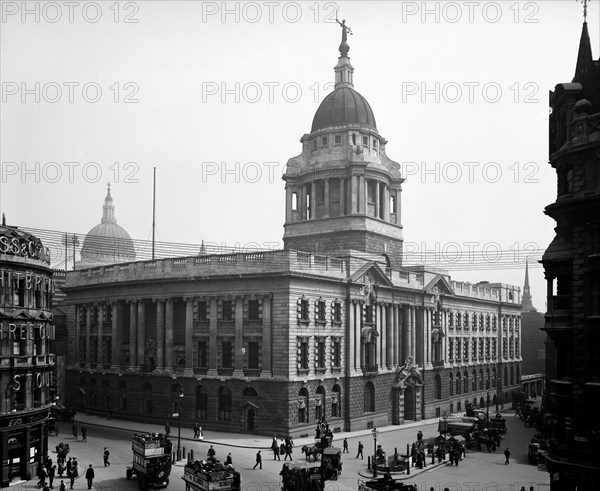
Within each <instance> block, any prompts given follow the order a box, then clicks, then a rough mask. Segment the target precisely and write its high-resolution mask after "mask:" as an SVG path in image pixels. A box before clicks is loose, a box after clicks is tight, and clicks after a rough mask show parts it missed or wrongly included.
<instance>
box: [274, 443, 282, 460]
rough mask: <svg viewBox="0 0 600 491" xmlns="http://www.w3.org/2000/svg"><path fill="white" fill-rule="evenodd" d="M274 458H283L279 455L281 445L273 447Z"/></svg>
mask: <svg viewBox="0 0 600 491" xmlns="http://www.w3.org/2000/svg"><path fill="white" fill-rule="evenodd" d="M273 460H281V457H280V456H279V445H275V446H274V447H273Z"/></svg>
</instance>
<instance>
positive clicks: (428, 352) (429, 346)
mask: <svg viewBox="0 0 600 491" xmlns="http://www.w3.org/2000/svg"><path fill="white" fill-rule="evenodd" d="M431 323H432V310H431V309H427V310H426V311H425V359H424V360H423V363H425V364H427V365H431V360H432V359H433V357H432V350H433V340H432V339H431V325H432V324H431Z"/></svg>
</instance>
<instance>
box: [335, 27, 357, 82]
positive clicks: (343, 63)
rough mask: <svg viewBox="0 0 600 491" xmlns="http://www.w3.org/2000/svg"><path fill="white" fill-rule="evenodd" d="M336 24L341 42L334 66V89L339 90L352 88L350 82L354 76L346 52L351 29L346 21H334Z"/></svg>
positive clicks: (348, 47)
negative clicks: (340, 33)
mask: <svg viewBox="0 0 600 491" xmlns="http://www.w3.org/2000/svg"><path fill="white" fill-rule="evenodd" d="M335 20H336V21H337V23H338V24H339V25H340V26H341V27H342V42H341V43H340V46H339V48H338V49H339V51H340V57H339V58H338V60H339V61H338V63H337V65H336V66H335V68H334V70H335V88H336V89H339V88H340V87H354V84H353V82H352V79H353V75H354V67H353V66H352V65H351V64H350V57H349V56H348V51H350V46H349V45H348V34H350V35H352V29H350V28H349V27H348V26H347V25H346V20H345V19H344V20H342V22H340V21H339V20H338V19H335Z"/></svg>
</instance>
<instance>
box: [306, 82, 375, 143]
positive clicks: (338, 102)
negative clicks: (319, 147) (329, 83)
mask: <svg viewBox="0 0 600 491" xmlns="http://www.w3.org/2000/svg"><path fill="white" fill-rule="evenodd" d="M345 124H360V125H362V126H364V127H366V128H370V129H373V130H375V131H377V124H376V123H375V116H374V115H373V110H372V109H371V106H370V105H369V103H368V102H367V100H366V99H365V98H364V97H363V96H362V95H360V94H359V93H358V92H357V91H356V90H354V89H353V88H351V87H348V86H345V87H338V88H336V89H335V90H334V91H333V92H331V93H330V94H328V95H327V96H326V97H325V99H323V102H321V105H320V106H319V109H317V112H316V113H315V117H314V118H313V122H312V129H311V133H313V132H315V131H317V130H320V129H323V128H328V127H331V126H342V125H345Z"/></svg>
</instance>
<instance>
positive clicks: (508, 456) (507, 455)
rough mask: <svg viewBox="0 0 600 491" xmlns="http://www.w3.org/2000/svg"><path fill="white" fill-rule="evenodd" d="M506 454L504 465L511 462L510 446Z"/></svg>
mask: <svg viewBox="0 0 600 491" xmlns="http://www.w3.org/2000/svg"><path fill="white" fill-rule="evenodd" d="M504 456H505V457H506V462H504V465H508V464H510V462H509V460H508V459H509V458H510V450H509V449H508V448H507V449H506V450H505V451H504Z"/></svg>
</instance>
